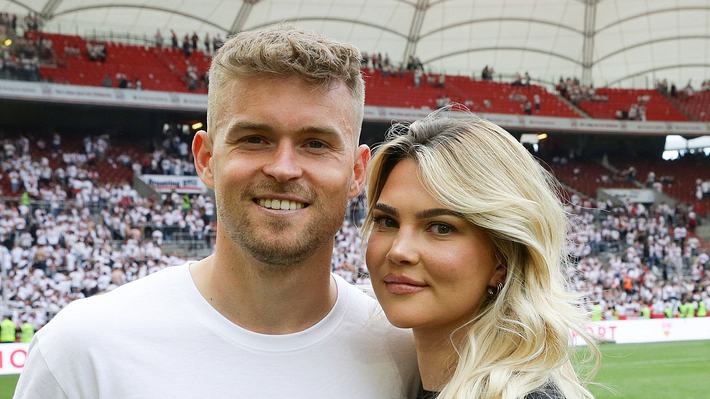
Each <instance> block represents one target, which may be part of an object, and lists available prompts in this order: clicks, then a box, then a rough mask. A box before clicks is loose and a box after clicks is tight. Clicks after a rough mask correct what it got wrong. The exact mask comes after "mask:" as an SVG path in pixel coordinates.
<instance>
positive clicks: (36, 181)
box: [0, 134, 215, 327]
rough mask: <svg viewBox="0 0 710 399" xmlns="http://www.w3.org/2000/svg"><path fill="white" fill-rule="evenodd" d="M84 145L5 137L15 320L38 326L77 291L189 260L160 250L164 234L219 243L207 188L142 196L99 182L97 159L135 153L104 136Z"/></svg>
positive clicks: (4, 218)
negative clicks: (116, 149)
mask: <svg viewBox="0 0 710 399" xmlns="http://www.w3.org/2000/svg"><path fill="white" fill-rule="evenodd" d="M82 144H83V145H82V148H81V149H80V150H78V151H76V152H70V151H58V150H57V149H60V148H62V138H61V136H60V135H58V134H54V135H52V138H51V140H45V139H37V138H32V140H30V137H28V136H20V137H17V138H15V139H5V140H3V141H2V152H0V165H1V166H0V167H1V168H2V175H3V176H7V179H8V180H9V181H4V180H2V181H0V184H1V185H2V186H3V187H5V186H7V187H9V190H8V192H6V193H2V195H3V200H2V201H0V265H2V270H3V273H4V277H3V280H2V290H3V295H4V298H6V299H7V300H8V301H9V302H7V303H6V307H7V308H8V309H9V312H10V315H11V317H12V318H13V319H14V320H16V321H18V322H24V321H29V322H30V323H32V324H33V325H35V327H40V326H42V325H43V324H44V323H46V321H48V320H49V319H51V317H52V316H54V314H56V313H57V312H58V311H59V310H60V309H61V308H62V307H63V306H65V305H66V304H68V303H69V302H71V301H72V300H74V299H78V298H83V297H85V296H90V295H94V294H96V293H100V292H105V291H108V290H111V289H113V288H115V287H116V286H118V285H121V284H123V283H125V282H127V281H131V280H134V279H136V278H139V277H142V276H145V275H147V274H149V273H152V272H154V271H157V270H159V269H161V268H163V267H166V266H170V265H176V264H180V263H182V262H184V260H183V259H182V258H180V257H176V256H170V255H165V254H163V251H162V246H163V244H164V243H165V241H167V240H174V239H186V240H188V241H189V242H190V243H193V244H194V243H200V242H203V243H204V246H211V245H212V244H213V239H214V223H215V213H214V203H213V200H212V198H211V197H210V196H209V195H206V194H199V195H191V196H187V195H181V194H178V193H176V192H172V193H169V194H163V195H162V196H161V197H159V198H143V197H141V196H140V195H138V193H137V192H136V191H135V190H134V189H133V188H132V187H131V186H130V185H129V184H127V183H118V184H115V183H101V179H100V176H99V175H98V174H97V172H96V170H95V168H94V167H93V165H95V163H96V162H98V161H99V160H101V159H106V158H112V157H113V156H115V158H116V159H115V160H113V159H111V161H112V162H119V163H124V164H125V163H128V164H130V163H131V159H130V157H128V156H127V155H125V154H119V155H115V154H112V153H111V152H110V142H109V139H108V137H107V136H98V137H91V136H88V137H86V138H85V139H84V140H83V143H82ZM178 147H180V146H179V145H178ZM33 154H34V155H33ZM38 154H39V155H38ZM193 244H191V245H193Z"/></svg>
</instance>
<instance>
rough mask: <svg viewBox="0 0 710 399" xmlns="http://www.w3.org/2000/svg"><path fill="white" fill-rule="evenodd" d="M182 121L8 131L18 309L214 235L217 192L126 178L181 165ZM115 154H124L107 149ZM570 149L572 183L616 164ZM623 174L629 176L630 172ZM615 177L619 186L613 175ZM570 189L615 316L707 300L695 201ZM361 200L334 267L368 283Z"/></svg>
mask: <svg viewBox="0 0 710 399" xmlns="http://www.w3.org/2000/svg"><path fill="white" fill-rule="evenodd" d="M180 132H181V130H180V129H178V128H177V127H175V126H168V127H167V128H166V129H165V132H164V134H163V136H159V137H160V139H156V140H155V142H156V148H155V149H154V151H152V152H145V151H141V150H139V149H138V148H135V147H134V148H133V149H129V148H128V147H127V146H126V147H124V146H122V145H119V144H117V143H113V142H112V140H111V139H110V138H109V137H108V136H105V135H104V136H87V137H84V138H82V139H73V140H72V139H69V138H68V137H66V136H61V135H60V134H58V133H54V134H52V135H51V136H42V135H36V136H32V137H27V136H23V135H14V137H13V138H5V139H4V140H3V142H2V144H3V148H2V149H3V151H2V153H1V154H2V159H1V165H2V170H3V176H7V177H6V178H4V179H3V181H2V186H1V187H2V190H3V193H4V196H3V200H2V201H0V215H2V223H0V242H1V245H0V261H1V263H2V265H3V268H4V270H6V271H7V276H6V278H5V279H4V280H3V292H4V295H6V298H8V304H9V309H10V311H11V313H12V316H13V319H15V320H16V321H17V322H21V321H25V320H29V321H30V322H31V323H33V324H34V325H35V326H36V327H41V326H42V325H44V324H45V323H46V322H47V321H48V320H50V319H51V318H52V317H53V316H54V315H55V314H56V313H57V312H58V311H59V310H60V309H61V308H62V307H63V306H66V305H67V304H68V303H69V302H71V301H72V300H75V299H78V298H83V297H86V296H90V295H95V294H97V293H100V292H105V291H108V290H111V289H113V288H116V287H117V286H119V285H121V284H123V283H125V282H128V281H132V280H134V279H136V278H140V277H142V276H145V275H147V274H149V273H152V272H154V271H156V270H159V269H161V268H163V267H167V266H170V265H176V264H180V263H182V262H183V261H184V259H186V258H189V257H190V256H191V254H194V253H195V252H190V251H187V252H183V253H182V254H178V252H179V251H175V250H174V248H175V246H171V243H174V242H178V241H179V242H180V245H179V247H182V248H186V247H190V248H191V249H195V250H198V249H204V248H209V247H210V246H211V245H213V239H214V236H213V229H214V221H215V215H214V205H213V203H212V199H211V198H210V197H209V196H205V195H194V196H182V195H178V194H177V193H172V194H169V195H163V196H162V197H161V198H155V199H151V198H142V197H141V196H140V195H138V193H137V192H136V191H135V190H134V189H133V188H132V187H131V186H130V185H129V184H127V183H126V178H127V177H128V176H129V174H131V173H133V171H135V172H136V173H141V172H142V170H141V169H143V168H145V170H147V171H151V172H154V171H158V172H160V173H170V172H175V168H174V167H173V165H175V164H174V161H176V160H178V159H181V158H180V157H182V156H183V154H184V152H185V151H186V147H185V144H186V140H187V137H185V136H184V135H181V134H180ZM57 149H59V151H57ZM58 153H61V154H62V155H61V156H59V155H56V154H58ZM53 154H55V156H53ZM112 158H114V159H118V160H120V161H118V162H114V163H111V162H109V161H108V160H107V159H112ZM562 158H563V157H554V158H553V159H552V160H551V161H550V163H549V164H548V165H551V168H552V170H553V171H554V172H555V173H557V174H558V176H560V178H561V179H562V180H563V181H569V182H572V183H571V184H572V185H574V184H575V182H588V181H597V180H600V178H598V176H603V174H604V173H609V171H608V170H607V169H604V168H603V167H601V166H599V164H595V163H593V162H590V161H583V160H574V159H572V160H567V159H562ZM706 158H707V157H706ZM182 159H184V158H182ZM141 160H143V161H141ZM703 162H708V159H703ZM98 164H103V165H106V166H105V167H101V168H96V167H95V165H98ZM634 165H636V167H637V168H638V171H639V172H637V173H642V172H644V171H645V170H646V169H648V168H652V169H654V170H659V171H661V170H663V169H662V168H659V166H662V165H658V164H656V165H645V164H642V163H636V162H634ZM686 167H689V166H687V165H686ZM177 169H182V167H178V168H177ZM575 169H580V171H578V172H575V171H574V170H575ZM116 170H121V171H122V172H121V173H118V174H117V173H116ZM570 170H571V172H570ZM684 170H685V169H679V172H678V173H682V171H684ZM582 171H584V172H582ZM570 173H571V174H570ZM659 173H660V172H659ZM664 173H666V172H665V171H664ZM598 174H599V175H598ZM595 176H597V178H595ZM625 178H626V179H629V182H631V181H632V179H630V178H629V175H628V173H627V174H626V177H625ZM13 179H15V180H13ZM117 179H118V180H117ZM118 181H122V182H123V183H118ZM610 184H611V185H613V186H615V187H618V186H619V182H618V181H615V180H613V179H612V180H611V183H610ZM573 187H574V186H573ZM591 191H592V189H591V188H589V189H587V192H591ZM25 193H27V194H25ZM567 201H568V204H567V210H568V212H569V213H570V214H571V215H573V216H574V223H573V225H574V226H575V228H574V230H573V231H572V232H571V233H570V245H571V246H572V247H571V248H572V253H573V255H574V258H575V260H576V261H577V262H578V263H577V264H578V266H577V267H571V268H570V269H569V276H570V278H571V279H572V281H573V283H574V286H575V288H576V289H577V290H578V291H579V292H584V293H587V294H588V295H589V298H590V299H591V300H592V301H593V302H597V301H599V303H601V304H602V305H603V311H604V316H605V317H606V318H627V317H636V316H638V314H639V309H640V308H641V307H642V306H643V304H647V305H648V306H651V307H653V314H654V317H661V316H659V315H663V313H664V312H665V308H666V307H670V308H671V311H672V312H674V314H676V315H678V314H679V312H680V310H679V309H680V304H682V303H686V302H693V301H695V302H697V301H701V300H704V301H710V275H709V274H708V273H707V269H708V268H710V261H709V257H708V252H707V250H706V249H703V244H704V243H703V242H701V240H700V239H699V238H698V237H697V236H695V235H694V234H693V233H692V230H693V228H694V227H695V224H696V222H697V220H696V218H697V216H696V215H694V214H693V211H692V210H688V209H684V208H681V207H675V208H674V207H670V206H668V205H663V204H661V205H659V206H651V207H646V206H644V205H641V204H627V205H616V206H615V205H612V204H611V203H610V202H597V201H595V200H592V199H591V198H589V197H587V196H579V195H577V194H574V193H572V194H570V196H569V198H568V199H567ZM363 204H364V198H363V197H362V196H361V197H359V198H357V199H355V200H354V201H353V202H352V203H351V205H350V211H349V213H348V217H347V220H345V221H344V223H343V226H342V228H341V230H340V231H339V232H338V234H337V236H336V246H335V248H334V251H333V258H332V264H331V265H332V269H333V271H334V272H335V273H337V274H339V275H341V276H343V277H344V278H345V279H346V280H347V281H351V282H353V283H359V284H367V283H368V276H367V272H366V267H365V262H364V256H363V243H362V240H361V237H360V234H359V230H358V227H357V226H358V225H359V224H360V222H361V220H362V218H363V216H364V205H363ZM169 248H172V249H173V250H172V251H170V250H167V249H169ZM166 250H167V252H166Z"/></svg>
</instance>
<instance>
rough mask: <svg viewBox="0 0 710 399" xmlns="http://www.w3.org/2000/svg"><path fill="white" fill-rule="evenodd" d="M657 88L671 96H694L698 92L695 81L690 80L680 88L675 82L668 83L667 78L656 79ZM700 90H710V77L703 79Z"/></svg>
mask: <svg viewBox="0 0 710 399" xmlns="http://www.w3.org/2000/svg"><path fill="white" fill-rule="evenodd" d="M656 90H658V92H659V93H661V94H663V95H664V96H670V97H673V98H689V97H693V96H694V95H695V93H696V89H695V88H694V87H693V81H692V79H691V80H688V83H687V84H686V85H685V87H683V88H682V89H680V90H679V89H678V88H677V86H676V84H675V83H671V84H670V85H669V84H668V80H667V79H659V80H656ZM699 90H700V91H701V92H702V91H710V79H709V80H703V82H702V83H701V84H700V88H699Z"/></svg>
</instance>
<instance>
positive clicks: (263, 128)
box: [227, 121, 274, 137]
mask: <svg viewBox="0 0 710 399" xmlns="http://www.w3.org/2000/svg"><path fill="white" fill-rule="evenodd" d="M240 130H250V131H258V132H265V133H269V132H272V131H273V130H274V129H273V128H272V127H271V126H269V125H267V124H266V123H258V122H249V121H236V122H233V123H232V124H230V125H229V128H228V129H227V137H229V136H230V135H232V134H234V133H236V132H238V131H240Z"/></svg>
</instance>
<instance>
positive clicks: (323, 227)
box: [216, 195, 348, 271]
mask: <svg viewBox="0 0 710 399" xmlns="http://www.w3.org/2000/svg"><path fill="white" fill-rule="evenodd" d="M314 197H315V196H312V197H311V198H314ZM216 198H217V217H218V221H219V223H220V224H221V225H222V228H223V229H224V231H225V232H226V233H227V235H228V236H229V239H230V240H231V241H232V242H233V243H234V244H236V245H237V246H239V247H241V248H243V249H244V250H245V251H246V252H247V253H249V255H251V256H252V257H253V258H254V259H256V260H257V261H259V262H261V263H263V264H265V265H268V266H270V269H271V270H273V271H288V270H290V269H291V267H289V266H296V265H300V264H303V263H304V262H305V261H306V259H308V258H309V257H311V256H313V255H314V254H315V253H316V252H317V250H318V249H319V248H321V247H322V246H328V247H329V248H330V250H331V251H332V242H333V237H335V234H336V233H337V232H338V229H339V228H340V226H341V225H342V223H343V220H344V218H345V210H346V209H345V208H346V207H347V201H348V199H347V196H344V197H343V198H342V199H336V198H328V199H326V200H327V201H329V202H330V203H332V202H335V201H337V202H338V208H337V210H336V211H333V212H332V214H330V213H328V212H326V210H325V209H324V206H323V205H325V204H324V203H323V202H321V201H318V199H317V198H316V202H313V203H311V204H310V205H309V207H308V209H307V212H311V213H313V217H311V218H310V219H309V220H308V221H307V222H306V223H307V225H306V226H304V228H302V229H298V228H294V226H293V222H289V221H282V220H271V221H266V220H264V219H262V223H263V225H264V226H262V227H258V225H257V223H258V222H257V223H254V220H251V219H250V218H249V216H248V214H247V212H245V211H244V210H242V209H241V207H240V205H241V204H239V202H240V201H241V202H242V203H244V201H250V199H245V198H241V199H239V200H238V201H233V202H237V203H231V204H230V203H228V201H227V200H225V199H224V198H222V196H220V195H216ZM249 198H252V197H249ZM255 206H258V205H255ZM226 209H232V210H236V212H233V213H232V214H230V213H229V212H227V211H226ZM287 229H290V230H294V234H295V235H296V236H295V237H284V236H282V235H280V233H282V232H284V231H285V230H287ZM285 240H288V241H285Z"/></svg>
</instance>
